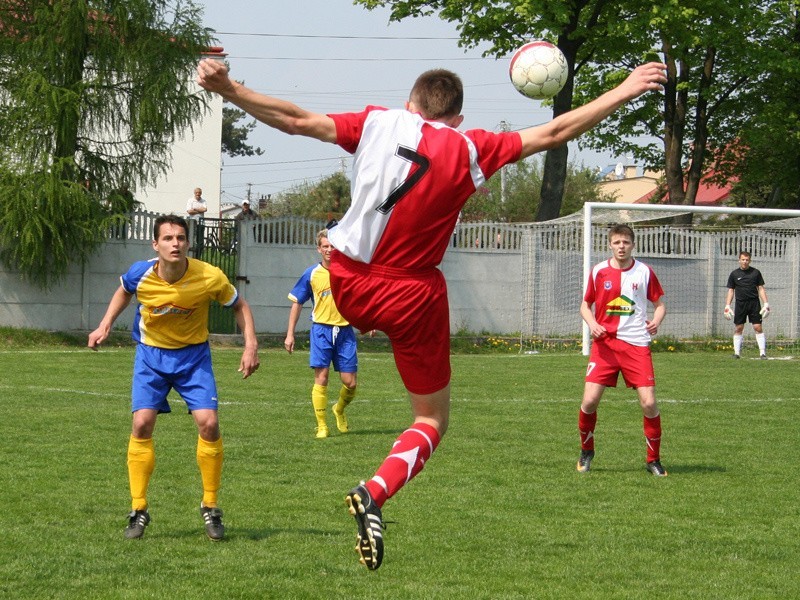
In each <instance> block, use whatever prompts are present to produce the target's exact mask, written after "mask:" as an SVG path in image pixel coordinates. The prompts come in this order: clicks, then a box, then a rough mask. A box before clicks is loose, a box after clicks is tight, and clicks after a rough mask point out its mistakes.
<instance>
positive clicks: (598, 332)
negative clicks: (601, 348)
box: [589, 323, 607, 339]
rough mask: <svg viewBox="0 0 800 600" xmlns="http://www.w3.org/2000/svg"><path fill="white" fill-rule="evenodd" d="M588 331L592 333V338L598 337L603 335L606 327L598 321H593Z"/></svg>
mask: <svg viewBox="0 0 800 600" xmlns="http://www.w3.org/2000/svg"><path fill="white" fill-rule="evenodd" d="M589 331H591V333H592V337H593V338H594V339H599V338H601V337H603V336H604V335H605V334H606V333H607V332H606V328H605V327H603V326H602V325H600V324H599V323H595V324H594V325H590V326H589Z"/></svg>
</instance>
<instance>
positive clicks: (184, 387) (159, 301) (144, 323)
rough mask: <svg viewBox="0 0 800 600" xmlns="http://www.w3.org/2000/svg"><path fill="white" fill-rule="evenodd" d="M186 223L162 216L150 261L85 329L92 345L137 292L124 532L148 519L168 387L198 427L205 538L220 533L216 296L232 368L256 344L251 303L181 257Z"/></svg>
mask: <svg viewBox="0 0 800 600" xmlns="http://www.w3.org/2000/svg"><path fill="white" fill-rule="evenodd" d="M188 231H189V228H188V225H187V223H186V221H185V220H184V219H183V218H181V217H177V216H175V215H162V216H160V217H158V218H157V219H156V221H155V225H154V227H153V237H154V239H153V250H155V251H156V253H157V256H156V258H154V259H151V260H146V261H140V262H137V263H135V264H134V265H132V266H131V268H130V269H128V272H127V273H125V274H124V275H123V276H122V277H121V278H120V281H121V285H120V287H119V288H117V291H116V292H115V293H114V296H113V297H112V298H111V302H110V303H109V305H108V309H107V310H106V314H105V316H104V317H103V319H102V321H101V322H100V325H99V326H98V327H97V329H95V330H94V331H93V332H92V333H90V334H89V343H88V345H89V347H90V348H91V349H92V350H97V349H98V347H99V346H100V344H101V343H102V342H103V341H105V340H106V338H108V335H109V333H110V332H111V327H112V326H113V325H114V321H116V319H117V317H119V315H120V314H121V313H122V311H123V310H125V308H127V306H128V305H129V304H130V301H131V299H132V298H133V296H134V295H135V296H136V299H137V301H138V307H137V309H136V316H135V317H134V323H133V331H132V336H133V339H134V340H136V342H137V346H136V357H135V359H134V368H133V384H132V392H131V398H132V402H131V405H132V413H133V425H132V428H131V436H130V440H129V442H128V478H129V482H130V490H131V512H130V514H129V515H128V526H127V528H126V529H125V537H127V538H140V537H142V536H143V535H144V530H145V527H147V525H148V523H149V522H150V513H149V512H148V502H147V488H148V486H149V483H150V476H151V475H152V473H153V470H154V468H155V449H154V445H153V430H154V429H155V425H156V417H157V416H158V414H159V413H164V412H167V413H168V412H170V405H169V403H168V402H167V394H168V393H169V391H170V390H171V389H174V390H175V391H176V392H178V394H180V396H181V397H182V398H183V400H184V402H186V405H187V407H188V408H189V411H190V412H191V414H192V417H194V421H195V424H196V425H197V431H198V439H197V464H198V466H199V468H200V475H201V479H202V483H203V498H202V500H201V502H200V514H201V516H202V517H203V521H204V524H205V529H206V534H207V535H208V537H209V538H211V539H212V540H219V539H222V538H223V537H224V533H225V529H224V525H223V523H222V511H221V510H220V509H219V507H218V506H217V496H218V492H219V488H220V482H221V477H222V459H223V447H222V437H221V435H220V430H219V418H218V415H217V385H216V381H215V379H214V373H213V371H212V368H211V350H210V348H209V345H208V307H209V304H210V303H211V301H212V300H216V301H217V302H219V303H220V304H222V305H223V306H226V307H230V308H232V309H233V311H234V315H235V317H236V323H237V324H238V325H239V328H240V329H241V330H242V332H243V336H244V344H245V347H244V352H243V353H242V359H241V361H240V363H239V372H241V373H242V375H243V377H244V378H247V377H249V376H250V375H252V374H253V373H254V372H255V371H256V369H258V366H259V360H258V341H257V340H256V334H255V324H254V322H253V315H252V313H251V311H250V306H249V305H248V304H247V302H245V300H244V299H243V298H240V297H239V294H238V292H237V291H236V288H235V287H234V286H233V285H231V283H230V282H229V281H228V278H227V277H226V276H225V274H224V273H223V272H222V271H221V270H220V269H218V268H217V267H215V266H213V265H210V264H208V263H205V262H203V261H200V260H196V259H194V258H188V257H187V252H188V249H189V239H188Z"/></svg>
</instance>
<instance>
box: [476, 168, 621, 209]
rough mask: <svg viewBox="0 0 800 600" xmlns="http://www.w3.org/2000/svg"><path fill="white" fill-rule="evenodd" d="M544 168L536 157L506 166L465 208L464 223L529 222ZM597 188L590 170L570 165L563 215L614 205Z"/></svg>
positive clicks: (536, 200)
mask: <svg viewBox="0 0 800 600" xmlns="http://www.w3.org/2000/svg"><path fill="white" fill-rule="evenodd" d="M543 172H544V165H543V163H542V161H541V160H539V159H538V158H537V157H536V156H532V157H530V158H528V159H526V160H521V161H519V162H517V163H514V164H511V165H508V166H506V167H503V172H501V173H498V174H497V175H495V176H494V177H492V178H491V179H490V180H489V181H487V182H486V184H485V185H483V186H482V187H481V188H480V189H479V190H477V191H476V192H475V193H474V194H473V195H472V196H471V197H470V198H469V200H467V203H466V204H465V205H464V208H463V210H462V211H461V220H462V221H464V222H481V221H491V222H503V223H529V222H531V221H534V220H535V215H536V213H537V211H538V209H539V204H540V202H541V196H540V192H541V183H542V178H543ZM612 201H613V198H610V197H608V196H606V195H604V194H603V193H601V192H600V190H599V189H598V187H597V179H596V176H595V174H594V172H592V170H591V169H586V168H585V167H583V166H577V165H575V164H573V163H570V165H569V167H568V168H567V176H566V179H565V181H564V202H563V203H562V205H561V213H560V214H559V215H558V216H565V215H568V214H572V213H574V212H577V211H579V210H581V208H583V205H584V203H586V202H612Z"/></svg>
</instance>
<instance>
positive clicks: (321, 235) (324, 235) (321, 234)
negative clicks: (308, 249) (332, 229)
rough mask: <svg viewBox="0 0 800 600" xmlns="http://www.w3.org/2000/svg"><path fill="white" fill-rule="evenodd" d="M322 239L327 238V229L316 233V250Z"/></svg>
mask: <svg viewBox="0 0 800 600" xmlns="http://www.w3.org/2000/svg"><path fill="white" fill-rule="evenodd" d="M322 238H325V239H327V238H328V229H327V228H325V229H320V230H319V231H318V232H317V248H319V247H320V246H321V245H322Z"/></svg>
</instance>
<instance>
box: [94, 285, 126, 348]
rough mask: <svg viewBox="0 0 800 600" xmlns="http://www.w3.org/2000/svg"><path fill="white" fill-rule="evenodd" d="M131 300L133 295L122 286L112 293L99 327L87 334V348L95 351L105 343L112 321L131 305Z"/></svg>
mask: <svg viewBox="0 0 800 600" xmlns="http://www.w3.org/2000/svg"><path fill="white" fill-rule="evenodd" d="M131 298H133V294H129V293H128V292H126V291H125V288H123V287H122V286H119V287H118V288H117V291H116V292H114V295H113V296H112V297H111V301H110V302H109V303H108V308H107V309H106V314H105V315H104V316H103V320H102V321H100V325H98V326H97V329H95V330H94V331H93V332H91V333H90V334H89V343H88V344H87V346H89V348H91V349H92V350H97V348H98V347H99V346H100V344H102V343H103V342H105V341H106V339H107V338H108V334H109V333H111V327H113V325H114V321H116V320H117V317H118V316H120V315H121V314H122V311H123V310H125V309H126V308H128V304H130V303H131Z"/></svg>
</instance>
